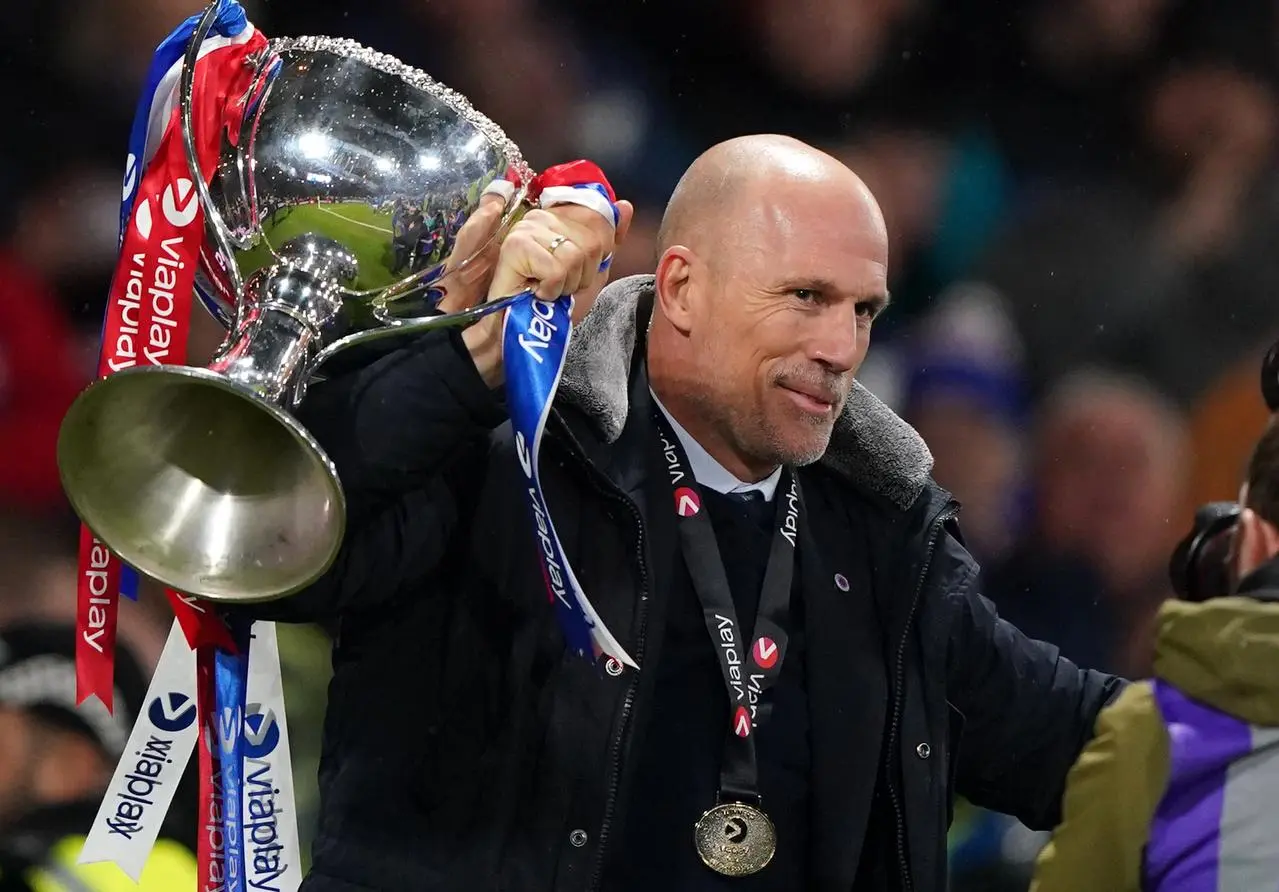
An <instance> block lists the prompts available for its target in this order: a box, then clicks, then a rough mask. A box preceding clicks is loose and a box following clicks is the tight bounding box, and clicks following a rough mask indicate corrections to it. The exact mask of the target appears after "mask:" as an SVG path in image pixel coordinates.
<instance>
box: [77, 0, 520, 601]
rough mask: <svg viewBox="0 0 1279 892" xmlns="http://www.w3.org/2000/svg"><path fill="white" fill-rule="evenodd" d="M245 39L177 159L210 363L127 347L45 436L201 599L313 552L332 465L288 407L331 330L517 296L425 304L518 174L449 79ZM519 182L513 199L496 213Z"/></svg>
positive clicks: (328, 533)
mask: <svg viewBox="0 0 1279 892" xmlns="http://www.w3.org/2000/svg"><path fill="white" fill-rule="evenodd" d="M217 6H218V4H217V3H213V4H211V5H210V7H209V8H208V9H207V10H206V12H205V14H204V15H203V17H202V18H201V20H200V23H199V26H198V27H197V29H196V32H195V34H194V36H193V38H192V41H191V43H190V45H189V47H188V50H187V53H186V57H185V60H184V69H183V72H182V77H181V81H180V87H179V89H180V109H181V111H180V116H181V122H182V129H183V137H184V142H185V146H186V154H187V161H188V164H189V166H190V167H191V169H192V171H198V170H199V166H198V164H197V161H196V153H195V138H194V136H193V130H192V126H193V124H192V121H193V111H192V103H193V93H194V73H193V72H194V63H195V60H196V58H197V53H198V50H199V47H200V44H201V43H202V42H203V40H204V38H205V36H206V35H207V34H208V32H209V30H210V28H211V27H212V25H213V22H214V20H215V16H216V12H217ZM256 61H257V69H256V76H255V78H254V83H253V86H252V87H251V88H250V91H249V95H248V96H246V97H245V103H246V109H247V111H246V113H245V115H244V124H243V127H242V131H241V132H240V133H239V134H238V138H237V139H235V140H233V141H226V142H224V145H223V150H222V153H221V157H220V159H219V164H218V169H217V172H216V175H215V176H214V178H213V180H212V183H211V184H208V185H206V184H205V183H204V182H203V181H202V178H201V177H200V176H199V175H198V173H197V174H195V175H193V176H192V177H191V179H192V181H193V182H194V183H195V187H196V190H197V193H198V196H199V200H200V204H201V206H202V207H203V209H204V212H205V218H206V221H207V222H206V230H207V236H208V237H207V240H206V247H205V249H204V251H203V252H202V255H201V263H200V275H199V278H198V286H197V293H198V295H199V297H200V298H201V302H202V303H203V304H204V306H205V307H206V309H208V310H209V311H210V312H211V313H212V314H213V315H214V317H215V318H217V319H218V320H219V321H220V322H221V323H222V324H223V325H224V326H225V327H226V328H227V329H228V335H227V338H226V340H225V341H224V342H223V345H222V347H221V349H220V351H219V353H218V355H217V356H216V358H215V359H214V361H213V362H212V364H211V365H210V366H209V367H208V368H192V367H188V366H138V367H135V368H131V369H126V370H124V371H121V372H118V373H116V374H114V375H111V376H110V377H107V378H104V379H102V380H100V381H97V382H95V383H94V384H92V385H90V386H89V387H88V388H87V389H86V390H85V391H84V393H82V394H81V395H80V397H79V398H78V399H77V400H76V402H75V404H74V405H73V406H72V408H71V410H70V411H69V412H68V414H67V416H66V418H65V420H64V422H63V425H62V431H61V435H60V438H59V441H58V464H59V466H60V469H61V474H62V481H63V486H64V488H65V490H66V493H67V496H68V498H69V499H70V501H71V504H72V506H73V507H74V508H75V510H76V512H77V513H78V514H79V515H80V517H81V519H82V520H83V521H84V522H85V524H86V525H87V526H88V527H89V529H91V530H93V532H94V533H95V535H97V536H98V538H99V539H101V540H102V541H103V542H104V543H105V544H106V545H107V546H108V547H109V548H110V549H111V550H112V551H114V552H115V553H116V554H117V555H119V556H120V558H121V559H122V560H124V561H125V562H126V563H128V564H130V565H131V566H133V567H135V568H137V569H138V570H139V571H141V572H142V573H144V574H146V575H147V576H150V577H152V578H154V579H156V580H158V581H160V582H162V583H164V584H165V585H167V586H170V587H172V588H175V589H178V590H179V591H182V592H186V593H188V594H192V595H196V596H199V597H202V598H206V599H209V600H214V601H242V602H254V601H265V600H270V599H274V598H279V597H283V596H286V595H289V594H292V593H294V592H296V591H298V590H300V589H302V588H304V587H306V586H307V585H309V584H310V583H312V582H314V581H315V580H316V579H317V578H318V577H319V576H320V575H322V574H323V573H324V571H325V570H326V569H327V568H328V567H329V566H330V564H331V563H332V561H333V559H334V558H335V556H336V555H337V552H338V549H339V547H340V545H341V542H342V537H343V531H344V527H345V500H344V497H343V494H342V487H341V484H340V483H339V481H338V477H337V473H336V471H335V469H334V467H333V463H332V462H331V461H330V459H329V458H328V456H327V455H325V453H324V451H323V450H322V449H321V448H320V446H319V444H318V443H316V442H315V440H314V438H313V437H312V436H311V435H310V434H309V433H308V432H307V431H306V430H305V429H304V428H303V427H302V426H301V425H300V424H299V423H298V422H297V421H296V420H295V419H294V418H293V417H292V416H291V415H290V411H291V410H293V409H294V408H295V407H296V406H297V405H298V403H299V402H300V401H301V400H302V398H303V396H304V395H305V393H306V388H307V384H308V382H309V381H311V380H313V379H314V378H315V377H316V376H317V373H319V374H323V372H322V371H321V369H322V367H326V368H328V367H331V364H330V360H332V359H333V357H334V356H335V355H337V354H338V353H343V355H344V356H345V357H350V356H353V355H355V356H358V355H359V351H355V352H354V353H347V352H344V351H347V350H348V348H352V347H360V346H361V345H365V344H368V343H369V342H372V341H377V340H382V339H387V338H395V337H404V336H407V335H411V334H415V333H420V332H423V331H427V330H430V329H433V328H438V327H442V326H459V325H466V324H469V323H471V322H473V321H475V320H476V319H478V318H480V317H481V316H483V315H487V314H488V313H492V312H496V311H498V310H501V309H504V308H505V307H506V306H508V305H509V303H510V302H511V301H512V300H514V299H516V298H515V297H512V298H508V299H506V300H501V301H492V302H489V303H484V304H480V305H479V306H477V307H473V308H472V309H470V310H467V311H464V312H462V313H456V314H451V315H443V314H440V313H437V312H435V311H434V310H433V309H432V306H433V295H435V294H438V292H437V291H436V290H435V289H436V287H437V286H438V285H439V284H440V282H441V280H442V279H443V278H445V277H447V276H449V275H452V274H454V273H455V272H456V271H457V270H459V269H461V268H462V267H464V266H465V265H466V263H467V262H469V261H470V260H471V259H473V258H471V257H455V256H454V255H453V249H454V244H455V241H456V236H457V233H458V230H459V229H460V228H461V226H462V224H463V223H465V221H466V220H467V218H468V217H469V216H470V215H471V213H472V212H474V211H475V209H476V208H477V207H478V206H479V200H480V195H481V193H482V192H483V190H484V189H485V187H486V186H487V185H488V184H489V183H491V182H492V181H493V180H494V179H497V178H499V177H502V176H503V175H504V174H506V173H507V171H508V170H511V169H514V170H515V171H516V172H517V173H518V174H519V180H520V182H523V183H528V182H529V181H530V178H531V173H530V171H529V170H528V168H527V166H526V164H525V163H524V161H523V159H522V158H521V156H520V152H519V149H518V148H517V147H516V146H515V145H514V143H512V142H511V141H510V140H509V139H508V138H507V137H506V135H505V134H504V133H503V132H502V130H501V129H500V128H499V127H498V126H497V125H496V124H494V123H493V122H492V121H490V120H488V119H487V118H485V117H484V116H483V115H481V114H480V113H479V112H477V111H476V110H475V109H474V108H472V107H471V105H470V103H469V102H467V100H466V99H465V97H463V96H461V95H459V94H458V93H456V92H454V91H453V90H450V89H448V88H447V87H444V86H443V85H441V84H439V83H437V82H436V81H434V80H432V79H431V78H430V77H429V76H428V75H426V74H425V73H423V72H421V71H418V70H415V69H413V68H410V67H408V66H406V65H404V64H403V63H401V62H399V61H398V60H396V59H394V58H392V57H390V56H387V55H385V54H382V53H377V52H373V51H371V50H369V49H366V48H364V47H361V46H359V45H358V44H355V43H353V42H351V41H347V40H336V39H331V38H326V37H301V38H287V39H279V40H275V41H272V42H271V43H270V46H269V50H268V51H267V52H265V53H263V54H262V57H261V58H260V59H258V60H256ZM231 142H234V143H235V145H232V144H231ZM523 199H524V193H523V192H522V191H520V190H517V191H516V194H515V195H514V197H512V198H511V199H510V200H509V201H508V203H507V208H506V212H505V213H506V219H505V220H504V221H503V227H505V226H509V224H510V223H511V222H512V221H513V220H514V219H515V218H516V217H517V216H518V215H519V214H520V212H521V210H522V208H523V207H524V203H523ZM498 231H499V232H501V231H502V229H501V228H499V230H498ZM366 352H367V351H366Z"/></svg>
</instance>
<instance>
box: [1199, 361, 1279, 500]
mask: <svg viewBox="0 0 1279 892" xmlns="http://www.w3.org/2000/svg"><path fill="white" fill-rule="evenodd" d="M1272 341H1273V338H1267V339H1266V342H1265V343H1258V345H1257V349H1255V350H1248V351H1246V352H1245V353H1244V356H1243V358H1242V359H1240V360H1239V362H1237V363H1236V364H1234V365H1233V366H1231V368H1230V369H1229V370H1228V371H1227V372H1226V374H1224V375H1222V376H1221V377H1220V378H1218V379H1217V380H1216V381H1215V382H1214V383H1213V384H1212V386H1211V387H1209V388H1208V389H1207V391H1206V392H1205V393H1204V395H1203V397H1201V398H1200V400H1199V401H1198V402H1197V403H1196V404H1195V406H1194V410H1193V412H1192V414H1191V418H1190V422H1191V437H1192V440H1191V453H1192V460H1193V466H1192V470H1191V476H1190V490H1189V493H1188V494H1187V498H1186V505H1187V510H1186V511H1185V512H1184V515H1185V516H1187V517H1188V516H1190V512H1191V511H1192V510H1193V508H1194V506H1196V505H1203V504H1206V503H1208V502H1219V501H1232V500H1233V499H1235V498H1237V497H1238V495H1239V480H1240V479H1241V478H1242V477H1243V474H1244V471H1245V469H1246V468H1247V465H1248V456H1249V455H1250V454H1251V453H1252V447H1253V444H1254V443H1256V442H1257V438H1258V437H1259V436H1261V432H1262V431H1263V430H1264V429H1265V427H1266V422H1267V421H1269V420H1270V411H1269V410H1268V409H1267V408H1266V404H1265V401H1264V400H1263V399H1262V398H1261V394H1260V392H1259V390H1258V381H1257V359H1258V357H1260V356H1263V355H1265V350H1266V348H1267V347H1268V346H1269V344H1270V342H1272Z"/></svg>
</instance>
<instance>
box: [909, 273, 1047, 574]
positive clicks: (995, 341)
mask: <svg viewBox="0 0 1279 892" xmlns="http://www.w3.org/2000/svg"><path fill="white" fill-rule="evenodd" d="M917 327H918V329H919V331H918V332H915V333H913V335H912V343H911V347H910V354H909V355H910V360H909V373H908V382H907V385H906V399H905V407H904V410H903V411H904V417H905V418H906V420H907V421H909V422H910V423H911V424H912V425H913V426H914V427H915V429H916V430H918V431H919V433H920V434H921V435H922V436H923V438H924V440H925V441H926V442H927V443H928V446H929V448H930V449H932V451H933V454H934V459H935V462H936V463H935V465H934V468H933V476H934V477H936V479H937V482H938V483H940V484H941V485H942V486H944V487H946V488H947V489H948V490H950V491H951V493H952V494H954V496H955V497H956V498H957V499H959V502H960V504H961V505H963V517H964V539H965V542H966V544H967V545H968V547H969V550H970V551H972V553H973V555H974V556H975V557H976V558H977V559H978V560H979V561H982V562H983V563H986V562H990V561H993V560H996V559H998V558H1000V557H1002V556H1003V555H1004V554H1005V552H1007V550H1008V549H1009V548H1010V547H1011V546H1012V542H1013V538H1014V536H1015V535H1016V531H1017V522H1018V520H1019V516H1018V515H1019V509H1020V507H1021V506H1020V496H1021V489H1022V437H1021V433H1020V427H1021V423H1022V420H1023V419H1022V416H1023V413H1024V411H1025V406H1024V403H1023V399H1024V395H1023V392H1022V391H1023V387H1022V382H1021V361H1022V356H1021V345H1020V343H1019V342H1018V340H1017V333H1016V331H1015V330H1013V328H1012V325H1011V322H1010V320H1009V319H1008V317H1007V314H1006V310H1005V308H1004V307H1003V305H1002V303H1001V302H1000V301H999V299H998V296H997V295H995V294H994V293H992V292H991V291H990V290H989V289H983V288H980V287H972V288H956V289H952V291H951V292H949V293H948V294H947V296H946V297H945V298H944V299H943V301H942V302H941V303H940V305H939V306H938V307H937V309H936V310H934V311H933V312H932V313H930V314H929V315H928V316H927V317H925V318H924V319H923V320H921V321H920V323H919V325H918V326H917Z"/></svg>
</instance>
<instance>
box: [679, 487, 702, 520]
mask: <svg viewBox="0 0 1279 892" xmlns="http://www.w3.org/2000/svg"><path fill="white" fill-rule="evenodd" d="M701 510H702V500H701V499H699V498H698V497H697V491H696V490H694V489H692V488H691V487H688V486H681V487H678V488H677V489H676V490H675V513H676V514H678V515H679V516H680V517H692V516H693V515H694V514H696V513H697V512H698V511H701Z"/></svg>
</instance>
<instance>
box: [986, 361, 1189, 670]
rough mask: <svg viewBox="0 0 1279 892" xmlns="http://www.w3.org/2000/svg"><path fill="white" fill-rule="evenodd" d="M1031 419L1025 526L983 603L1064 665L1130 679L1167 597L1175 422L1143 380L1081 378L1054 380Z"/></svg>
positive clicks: (1178, 468) (1145, 654) (1180, 492)
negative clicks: (1066, 661) (1054, 649)
mask: <svg viewBox="0 0 1279 892" xmlns="http://www.w3.org/2000/svg"><path fill="white" fill-rule="evenodd" d="M1040 412H1041V416H1040V420H1039V423H1038V426H1037V430H1036V438H1035V444H1034V458H1033V462H1032V467H1033V474H1034V479H1033V485H1034V518H1033V521H1032V526H1031V528H1030V530H1028V536H1027V537H1026V538H1025V539H1024V540H1023V542H1022V543H1021V544H1020V546H1019V547H1018V549H1017V550H1016V551H1015V552H1014V554H1013V555H1012V556H1011V557H1010V558H1009V559H1008V560H1007V561H1005V562H1003V563H1002V564H999V565H996V566H993V567H991V568H990V569H989V571H988V584H987V593H988V594H989V595H990V596H991V597H992V598H993V599H994V600H995V602H996V603H997V605H998V606H999V609H1000V613H1001V614H1002V615H1003V616H1005V617H1006V618H1007V619H1009V620H1010V621H1012V622H1013V623H1014V624H1015V625H1017V626H1018V627H1019V628H1021V629H1022V630H1023V631H1025V632H1026V633H1027V634H1029V635H1031V636H1032V637H1036V638H1042V639H1045V640H1048V641H1052V642H1053V643H1055V644H1057V645H1058V646H1060V647H1061V648H1062V651H1063V653H1064V654H1065V655H1066V656H1067V657H1069V658H1070V659H1072V660H1074V661H1076V662H1078V663H1081V664H1082V665H1084V666H1087V667H1089V668H1097V669H1105V670H1107V671H1113V672H1118V673H1120V674H1123V675H1127V676H1128V677H1142V676H1144V675H1146V674H1147V673H1148V671H1149V659H1150V653H1149V649H1148V648H1149V642H1148V641H1146V640H1145V639H1144V637H1142V636H1141V635H1140V634H1139V633H1140V632H1141V631H1142V630H1144V629H1146V628H1148V627H1149V622H1148V619H1149V617H1150V615H1151V613H1152V612H1153V610H1154V609H1155V608H1156V607H1157V606H1158V604H1159V603H1160V602H1161V601H1163V600H1164V598H1165V597H1167V594H1168V583H1167V580H1166V568H1167V562H1168V553H1169V549H1170V548H1171V546H1172V544H1173V543H1174V542H1175V540H1176V532H1175V531H1176V530H1178V529H1179V526H1178V525H1177V523H1176V522H1175V521H1176V520H1177V518H1178V517H1179V513H1178V512H1179V509H1180V508H1181V507H1182V505H1183V499H1184V486H1185V476H1186V467H1187V456H1186V433H1185V429H1184V422H1183V420H1182V417H1181V415H1180V414H1179V413H1178V411H1177V410H1176V409H1175V408H1174V407H1173V406H1172V405H1171V404H1169V403H1168V401H1167V400H1166V398H1164V397H1163V396H1162V395H1161V394H1159V393H1158V392H1157V391H1156V390H1154V389H1153V388H1152V387H1150V386H1149V385H1148V384H1146V383H1145V382H1143V381H1140V380H1138V379H1132V378H1125V377H1122V376H1119V375H1116V374H1112V373H1106V372H1100V371H1092V370H1084V371H1080V372H1076V373H1072V374H1071V375H1069V376H1067V377H1066V378H1065V379H1063V380H1062V381H1061V382H1060V383H1059V384H1058V385H1057V386H1056V387H1055V388H1054V390H1053V391H1052V392H1051V393H1050V394H1049V395H1048V397H1047V399H1046V400H1045V402H1044V404H1043V406H1042V407H1041V409H1040Z"/></svg>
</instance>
